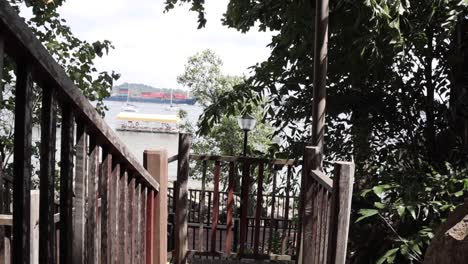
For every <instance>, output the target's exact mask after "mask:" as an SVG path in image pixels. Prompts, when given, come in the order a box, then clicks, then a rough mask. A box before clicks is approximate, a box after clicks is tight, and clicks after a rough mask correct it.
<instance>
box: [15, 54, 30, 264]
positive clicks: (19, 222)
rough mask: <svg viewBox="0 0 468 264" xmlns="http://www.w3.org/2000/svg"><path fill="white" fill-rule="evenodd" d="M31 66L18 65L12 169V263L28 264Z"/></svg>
mask: <svg viewBox="0 0 468 264" xmlns="http://www.w3.org/2000/svg"><path fill="white" fill-rule="evenodd" d="M32 87H33V80H32V66H31V64H29V63H24V64H19V65H18V73H17V81H16V102H15V132H14V133H15V136H14V137H15V138H14V160H13V163H14V166H13V175H15V177H14V178H13V256H12V257H13V263H15V264H19V263H24V264H29V263H30V261H29V251H30V245H29V244H30V231H31V227H30V221H31V220H30V215H31V212H30V210H31V193H30V190H31V156H32V143H31V133H32Z"/></svg>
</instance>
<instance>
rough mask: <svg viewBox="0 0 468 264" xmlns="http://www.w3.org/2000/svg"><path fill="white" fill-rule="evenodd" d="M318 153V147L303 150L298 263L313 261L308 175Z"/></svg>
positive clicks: (310, 189) (312, 221)
mask: <svg viewBox="0 0 468 264" xmlns="http://www.w3.org/2000/svg"><path fill="white" fill-rule="evenodd" d="M318 154H319V148H317V147H306V148H305V152H304V165H303V169H302V171H303V172H302V173H303V176H302V183H301V197H300V199H301V203H302V204H301V212H300V214H301V215H302V217H301V218H302V221H301V232H300V233H299V234H300V236H301V237H300V252H299V263H304V264H305V263H313V260H314V249H315V244H314V239H311V238H313V235H314V224H315V222H314V221H315V218H314V202H315V199H314V198H315V196H314V194H315V189H314V186H316V185H314V184H313V179H312V177H310V171H311V169H312V168H313V167H314V165H315V164H314V163H315V162H314V159H315V158H316V155H318Z"/></svg>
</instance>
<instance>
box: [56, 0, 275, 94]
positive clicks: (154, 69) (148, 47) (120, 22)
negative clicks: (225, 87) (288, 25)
mask: <svg viewBox="0 0 468 264" xmlns="http://www.w3.org/2000/svg"><path fill="white" fill-rule="evenodd" d="M226 5H227V0H215V1H207V4H206V10H207V18H208V24H207V27H206V28H204V29H201V30H197V29H196V28H197V14H195V13H193V12H189V11H188V6H182V7H176V8H175V9H174V10H171V11H170V12H168V13H164V12H163V11H164V4H163V0H138V1H131V0H69V1H67V2H65V4H64V6H63V7H62V9H61V10H60V12H61V14H62V16H63V17H64V18H65V19H67V21H68V23H69V24H70V26H71V28H72V30H73V32H75V33H76V34H77V35H78V36H79V37H81V38H84V39H86V40H89V41H94V40H101V39H109V40H111V41H112V42H113V44H114V46H115V50H113V51H111V53H110V54H109V56H106V57H105V58H103V59H100V60H99V61H98V62H97V64H98V67H99V68H101V69H103V70H116V71H117V72H119V73H121V74H122V77H121V79H120V80H119V83H122V82H141V83H147V84H151V85H155V86H160V87H163V86H164V87H178V84H177V82H176V77H177V75H178V74H180V73H182V71H183V69H184V63H185V62H186V60H187V57H188V56H190V55H193V54H195V53H196V52H198V51H200V50H203V49H206V48H210V49H213V50H214V51H215V52H216V53H218V54H219V55H220V56H221V58H222V59H223V61H224V71H225V73H226V74H237V75H239V74H247V73H248V69H247V68H248V67H249V66H252V65H254V64H255V63H257V62H261V61H263V60H265V59H266V58H267V57H268V54H269V49H268V48H266V45H267V44H268V43H269V42H270V40H271V33H259V32H256V31H252V32H249V33H247V34H241V33H239V32H237V31H235V30H233V29H228V28H227V27H223V26H222V25H221V22H220V19H221V17H222V13H223V12H224V11H225V9H226Z"/></svg>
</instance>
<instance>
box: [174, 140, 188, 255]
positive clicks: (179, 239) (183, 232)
mask: <svg viewBox="0 0 468 264" xmlns="http://www.w3.org/2000/svg"><path fill="white" fill-rule="evenodd" d="M191 145H192V136H191V135H190V134H179V154H178V164H177V191H176V192H175V193H176V195H175V199H176V212H175V264H185V263H187V225H188V223H187V220H188V219H187V216H188V215H187V214H188V186H187V183H188V177H189V168H190V167H189V161H190V146H191Z"/></svg>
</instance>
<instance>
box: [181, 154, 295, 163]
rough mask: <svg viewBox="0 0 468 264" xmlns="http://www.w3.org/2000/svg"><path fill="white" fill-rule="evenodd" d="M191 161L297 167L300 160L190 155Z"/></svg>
mask: <svg viewBox="0 0 468 264" xmlns="http://www.w3.org/2000/svg"><path fill="white" fill-rule="evenodd" d="M190 159H191V160H198V161H203V160H209V161H222V162H250V163H271V164H272V165H299V164H300V160H297V159H266V158H256V157H240V156H221V155H198V154H191V155H190Z"/></svg>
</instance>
